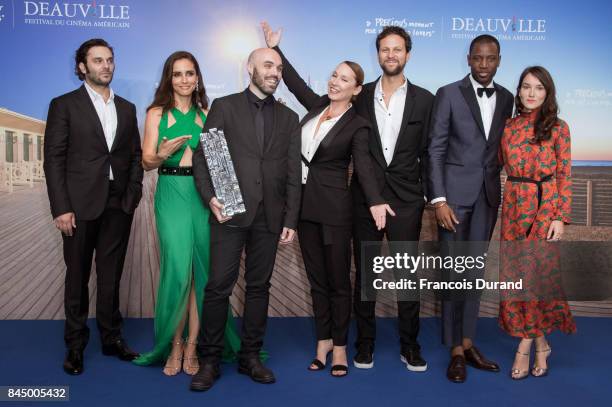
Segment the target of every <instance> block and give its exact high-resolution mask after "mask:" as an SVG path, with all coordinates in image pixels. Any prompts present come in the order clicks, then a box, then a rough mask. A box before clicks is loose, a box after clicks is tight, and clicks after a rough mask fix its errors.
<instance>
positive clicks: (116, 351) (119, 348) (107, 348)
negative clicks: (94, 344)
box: [102, 338, 140, 361]
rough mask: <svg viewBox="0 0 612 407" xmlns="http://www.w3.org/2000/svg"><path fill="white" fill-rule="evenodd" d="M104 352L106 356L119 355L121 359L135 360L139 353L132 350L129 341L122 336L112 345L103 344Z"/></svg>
mask: <svg viewBox="0 0 612 407" xmlns="http://www.w3.org/2000/svg"><path fill="white" fill-rule="evenodd" d="M102 353H103V354H104V355H106V356H117V357H118V358H119V359H121V360H127V361H129V360H134V359H136V358H137V357H138V356H140V355H139V354H138V353H136V352H134V351H133V350H131V349H130V348H129V347H128V346H127V343H125V341H124V340H123V339H121V338H119V339H117V340H116V341H115V342H113V343H111V344H110V345H102Z"/></svg>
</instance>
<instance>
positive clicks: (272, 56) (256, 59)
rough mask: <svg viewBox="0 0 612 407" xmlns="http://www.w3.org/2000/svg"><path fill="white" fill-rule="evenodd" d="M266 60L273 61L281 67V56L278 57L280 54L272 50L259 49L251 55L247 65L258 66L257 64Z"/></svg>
mask: <svg viewBox="0 0 612 407" xmlns="http://www.w3.org/2000/svg"><path fill="white" fill-rule="evenodd" d="M265 60H269V61H273V62H275V63H276V64H278V65H281V57H280V55H278V52H276V51H275V50H273V49H272V48H257V49H254V50H253V51H252V52H251V53H250V54H249V59H248V61H247V63H248V64H249V65H251V64H257V63H261V62H262V61H265Z"/></svg>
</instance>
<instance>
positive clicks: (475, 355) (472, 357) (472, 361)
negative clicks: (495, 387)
mask: <svg viewBox="0 0 612 407" xmlns="http://www.w3.org/2000/svg"><path fill="white" fill-rule="evenodd" d="M463 354H464V355H465V361H466V362H467V364H468V365H470V366H472V367H475V368H476V369H480V370H486V371H487V372H499V365H498V364H497V363H495V362H493V361H490V360H488V359H487V358H485V357H484V355H483V354H482V353H480V351H479V350H478V348H476V346H472V347H471V348H469V349H465V350H464V351H463Z"/></svg>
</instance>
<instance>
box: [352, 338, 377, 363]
mask: <svg viewBox="0 0 612 407" xmlns="http://www.w3.org/2000/svg"><path fill="white" fill-rule="evenodd" d="M353 365H355V367H356V368H358V369H371V368H373V367H374V347H373V346H372V345H370V344H362V345H359V348H357V354H356V355H355V357H354V358H353Z"/></svg>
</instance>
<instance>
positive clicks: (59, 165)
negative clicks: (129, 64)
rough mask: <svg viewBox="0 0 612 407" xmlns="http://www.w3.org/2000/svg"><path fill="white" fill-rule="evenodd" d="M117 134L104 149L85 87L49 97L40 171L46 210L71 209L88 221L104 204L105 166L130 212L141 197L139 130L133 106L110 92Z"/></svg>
mask: <svg viewBox="0 0 612 407" xmlns="http://www.w3.org/2000/svg"><path fill="white" fill-rule="evenodd" d="M115 108H116V110H117V132H116V134H115V139H114V141H113V145H112V146H111V149H110V151H109V149H108V145H107V143H106V139H105V138H104V131H103V129H102V124H101V123H100V119H99V118H98V115H97V113H96V109H95V107H94V105H93V103H92V101H91V99H90V97H89V94H88V93H87V90H86V89H85V85H83V86H81V87H80V88H78V89H76V90H74V91H72V92H70V93H67V94H65V95H62V96H59V97H57V98H55V99H53V100H52V101H51V104H50V106H49V113H48V114H47V126H46V129H45V144H44V156H45V159H44V170H45V178H46V181H47V192H48V194H49V201H50V203H51V214H52V215H53V217H54V218H55V217H57V216H59V215H62V214H64V213H67V212H74V213H75V216H76V219H77V220H93V219H96V218H97V217H99V216H100V215H101V214H102V212H103V211H104V208H105V206H106V202H107V199H108V191H109V167H112V169H113V177H114V181H115V183H116V185H117V187H118V189H119V190H123V191H125V192H124V193H123V197H122V201H121V207H122V209H123V211H124V212H126V213H128V214H131V213H134V210H135V209H136V207H137V206H138V203H139V202H140V198H141V196H142V175H143V169H142V164H141V158H142V150H141V148H140V133H139V131H138V123H137V119H136V107H135V106H134V105H133V104H132V103H130V102H128V101H127V100H125V99H123V98H121V97H119V96H117V95H115Z"/></svg>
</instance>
